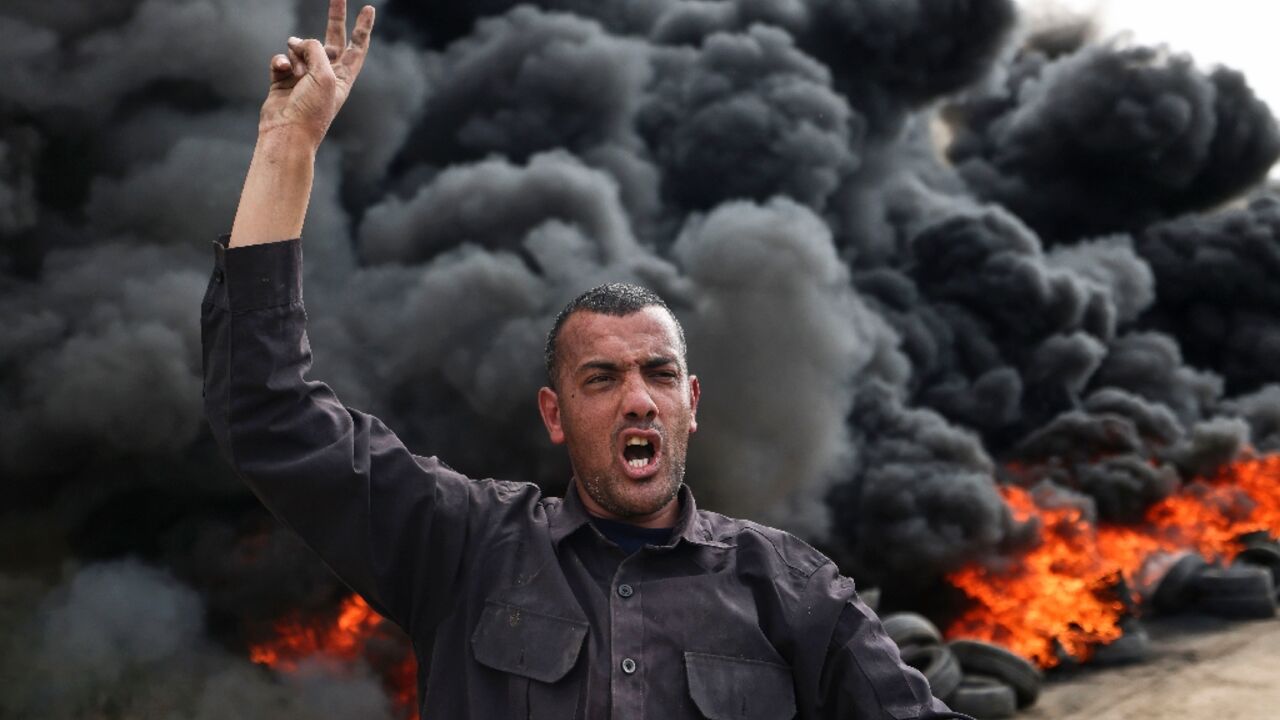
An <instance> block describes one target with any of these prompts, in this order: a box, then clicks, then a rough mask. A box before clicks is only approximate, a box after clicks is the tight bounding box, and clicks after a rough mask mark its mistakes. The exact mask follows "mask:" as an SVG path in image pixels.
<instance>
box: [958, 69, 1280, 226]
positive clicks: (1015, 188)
mask: <svg viewBox="0 0 1280 720" xmlns="http://www.w3.org/2000/svg"><path fill="white" fill-rule="evenodd" d="M957 115H959V116H961V117H960V119H959V122H958V123H956V133H957V135H956V140H955V142H954V143H953V144H952V145H951V148H950V156H951V158H952V160H953V161H954V162H955V163H956V164H957V166H958V168H959V170H960V172H961V174H962V175H963V176H964V178H965V179H966V180H967V181H968V182H969V184H970V185H971V186H972V187H973V189H974V191H975V192H976V193H978V194H979V195H980V196H982V197H983V198H985V199H988V200H993V201H996V202H999V203H1001V204H1003V205H1005V206H1007V207H1008V208H1009V209H1011V210H1013V211H1014V212H1015V213H1017V214H1018V215H1019V216H1020V217H1021V218H1022V219H1023V220H1025V221H1026V222H1027V223H1028V224H1030V225H1031V226H1032V227H1033V228H1035V229H1036V230H1037V231H1039V232H1041V233H1043V234H1044V236H1045V237H1046V238H1048V239H1050V240H1053V241H1058V240H1076V239H1078V238H1080V237H1081V236H1083V235H1088V234H1098V233H1106V232H1115V231H1122V230H1135V229H1139V228H1141V227H1143V226H1145V225H1147V224H1150V223H1151V222H1153V221H1155V220H1157V219H1159V218H1162V217H1168V216H1170V215H1175V214H1179V213H1183V212H1187V211H1193V210H1201V209H1204V208H1207V207H1210V206H1212V205H1214V204H1215V203H1219V202H1221V201H1223V200H1225V199H1227V198H1229V197H1231V196H1232V195H1234V194H1237V193H1239V192H1240V191H1242V190H1244V189H1246V188H1248V187H1249V186H1250V185H1252V184H1253V183H1256V182H1257V181H1258V180H1259V179H1261V178H1262V177H1263V175H1265V174H1266V171H1267V168H1269V167H1270V166H1271V164H1272V163H1273V162H1274V161H1275V159H1276V157H1277V156H1278V155H1280V132H1278V131H1277V128H1276V123H1275V119H1274V118H1273V117H1272V115H1271V112H1270V110H1269V109H1268V108H1267V107H1266V105H1265V104H1263V103H1262V102H1261V101H1259V100H1258V99H1257V98H1256V97H1255V96H1254V94H1253V92H1252V91H1251V90H1250V89H1249V87H1248V85H1247V84H1246V83H1245V81H1244V79H1243V77H1242V76H1241V75H1240V74H1239V73H1237V72H1235V71H1232V70H1229V69H1224V68H1218V69H1215V70H1213V71H1211V72H1208V73H1205V72H1202V71H1200V70H1198V69H1197V68H1196V67H1195V65H1194V64H1193V62H1192V61H1191V59H1190V58H1188V57H1185V56H1181V55H1176V54H1171V53H1169V52H1168V51H1165V50H1157V49H1151V48H1145V47H1132V48H1119V47H1113V46H1105V45H1104V46H1086V47H1083V48H1081V49H1080V50H1079V51H1077V52H1075V53H1072V54H1070V55H1066V56H1064V57H1060V58H1055V59H1049V58H1047V57H1046V56H1044V55H1043V54H1040V53H1037V52H1029V53H1026V54H1025V55H1024V56H1022V57H1021V58H1019V59H1018V60H1017V61H1016V62H1015V63H1014V65H1013V67H1011V68H1010V70H1009V74H1008V79H1007V80H1006V82H1005V83H1004V86H1003V87H1000V88H998V89H997V90H995V91H993V92H991V93H989V94H982V95H978V96H976V97H975V98H973V99H972V100H970V101H968V102H967V103H965V104H964V105H963V106H962V109H961V110H959V111H958V113H957Z"/></svg>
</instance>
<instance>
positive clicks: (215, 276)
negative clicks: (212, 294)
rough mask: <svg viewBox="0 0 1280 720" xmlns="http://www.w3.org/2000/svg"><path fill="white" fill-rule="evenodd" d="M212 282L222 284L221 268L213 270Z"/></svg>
mask: <svg viewBox="0 0 1280 720" xmlns="http://www.w3.org/2000/svg"><path fill="white" fill-rule="evenodd" d="M213 281H214V282H216V283H218V284H219V285H221V284H222V268H214V271H213Z"/></svg>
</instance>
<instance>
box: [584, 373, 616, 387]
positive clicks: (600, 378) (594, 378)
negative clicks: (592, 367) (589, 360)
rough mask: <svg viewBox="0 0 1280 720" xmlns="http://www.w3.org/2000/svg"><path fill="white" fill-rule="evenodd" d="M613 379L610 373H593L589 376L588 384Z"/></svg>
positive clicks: (596, 383)
mask: <svg viewBox="0 0 1280 720" xmlns="http://www.w3.org/2000/svg"><path fill="white" fill-rule="evenodd" d="M611 379H612V378H610V377H609V376H608V375H592V376H591V377H589V378H587V384H588V385H598V384H600V383H604V382H608V381H609V380H611Z"/></svg>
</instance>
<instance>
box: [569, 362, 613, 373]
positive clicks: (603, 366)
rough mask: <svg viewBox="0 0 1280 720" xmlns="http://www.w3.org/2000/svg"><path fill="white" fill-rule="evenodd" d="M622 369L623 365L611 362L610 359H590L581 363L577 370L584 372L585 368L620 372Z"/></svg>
mask: <svg viewBox="0 0 1280 720" xmlns="http://www.w3.org/2000/svg"><path fill="white" fill-rule="evenodd" d="M621 369H622V366H621V365H619V364H617V363H613V362H609V361H608V360H588V361H586V362H584V363H582V364H581V365H579V366H578V369H577V371H576V372H582V371H583V370H604V371H607V372H618V371H619V370H621Z"/></svg>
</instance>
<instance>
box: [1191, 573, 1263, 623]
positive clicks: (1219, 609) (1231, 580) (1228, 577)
mask: <svg viewBox="0 0 1280 720" xmlns="http://www.w3.org/2000/svg"><path fill="white" fill-rule="evenodd" d="M1192 585H1193V588H1194V590H1195V593H1196V608H1197V609H1199V610H1201V611H1203V612H1206V613H1209V614H1211V615H1217V616H1218V617H1225V618H1269V617H1275V614H1276V589H1275V584H1274V582H1273V581H1272V579H1271V571H1270V570H1267V569H1266V568H1260V567H1253V566H1249V565H1237V566H1235V567H1230V568H1226V569H1222V568H1208V569H1206V570H1202V571H1201V572H1200V573H1199V574H1198V575H1196V577H1195V579H1194V580H1193V581H1192Z"/></svg>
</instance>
